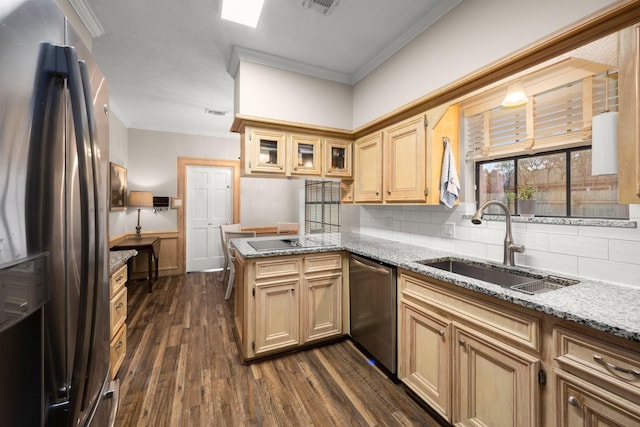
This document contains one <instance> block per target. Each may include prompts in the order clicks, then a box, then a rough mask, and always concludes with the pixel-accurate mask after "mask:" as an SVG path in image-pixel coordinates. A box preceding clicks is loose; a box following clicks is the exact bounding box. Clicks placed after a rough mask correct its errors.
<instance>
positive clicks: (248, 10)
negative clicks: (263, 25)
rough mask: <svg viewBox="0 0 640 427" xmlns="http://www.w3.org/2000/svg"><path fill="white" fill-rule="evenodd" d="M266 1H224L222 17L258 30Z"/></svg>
mask: <svg viewBox="0 0 640 427" xmlns="http://www.w3.org/2000/svg"><path fill="white" fill-rule="evenodd" d="M263 3H264V0H223V1H222V13H221V14H220V17H221V18H222V19H226V20H227V21H232V22H236V23H238V24H242V25H246V26H248V27H251V28H256V26H257V25H258V19H260V13H261V12H262V4H263Z"/></svg>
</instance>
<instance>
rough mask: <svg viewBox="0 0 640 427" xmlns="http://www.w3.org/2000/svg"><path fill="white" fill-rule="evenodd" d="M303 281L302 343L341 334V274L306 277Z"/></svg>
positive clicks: (339, 272)
mask: <svg viewBox="0 0 640 427" xmlns="http://www.w3.org/2000/svg"><path fill="white" fill-rule="evenodd" d="M304 281H305V283H304V285H305V286H304V289H305V294H304V298H303V301H302V303H301V306H302V307H305V311H306V313H305V314H304V319H303V322H302V325H303V328H304V330H303V341H304V342H308V341H313V340H317V339H320V338H325V337H329V336H332V335H339V334H340V333H342V272H341V271H338V272H333V273H330V274H322V275H320V276H313V277H306V278H305V279H304Z"/></svg>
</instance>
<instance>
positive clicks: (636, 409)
mask: <svg viewBox="0 0 640 427" xmlns="http://www.w3.org/2000/svg"><path fill="white" fill-rule="evenodd" d="M557 390H558V393H557V401H556V404H557V405H558V410H557V411H556V415H557V417H558V418H557V421H556V425H557V426H559V427H591V426H598V427H628V426H640V406H638V405H634V404H632V403H631V402H629V401H627V400H625V399H622V398H620V397H619V396H617V395H615V394H613V393H610V392H608V391H605V390H603V389H601V388H600V387H597V386H594V385H592V384H590V383H588V382H586V381H583V380H581V379H579V378H577V377H574V376H572V375H569V374H565V373H560V375H559V377H558V383H557Z"/></svg>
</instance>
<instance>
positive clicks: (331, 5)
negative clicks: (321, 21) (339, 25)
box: [302, 0, 340, 15]
mask: <svg viewBox="0 0 640 427" xmlns="http://www.w3.org/2000/svg"><path fill="white" fill-rule="evenodd" d="M338 3H340V0H303V1H302V5H303V6H306V7H308V8H309V9H312V10H315V11H318V12H320V13H323V14H325V15H328V14H330V13H331V12H332V11H333V9H335V7H336V6H337V5H338Z"/></svg>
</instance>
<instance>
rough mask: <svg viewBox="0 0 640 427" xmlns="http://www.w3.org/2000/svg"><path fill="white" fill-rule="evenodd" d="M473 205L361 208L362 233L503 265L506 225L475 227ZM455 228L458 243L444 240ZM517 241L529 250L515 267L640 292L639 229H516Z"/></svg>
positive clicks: (633, 210) (639, 215)
mask: <svg viewBox="0 0 640 427" xmlns="http://www.w3.org/2000/svg"><path fill="white" fill-rule="evenodd" d="M474 210H475V206H474V204H473V203H461V204H460V206H457V207H456V208H454V209H447V208H445V207H440V206H389V205H386V206H362V207H360V233H362V234H367V235H371V236H375V237H381V238H384V239H391V240H397V241H403V242H407V243H412V244H415V245H419V246H426V247H431V248H434V249H439V250H445V251H449V252H453V253H456V254H458V255H459V256H474V257H478V258H484V259H488V260H492V261H497V262H502V258H503V241H504V235H505V223H504V222H503V221H483V222H482V224H479V225H474V224H472V223H471V220H469V219H468V218H467V219H463V218H462V216H463V215H468V214H470V213H471V214H472V213H473V212H474ZM629 214H630V215H629V216H630V219H631V220H635V221H638V220H640V205H630V206H629ZM445 222H453V223H455V224H456V226H455V235H454V237H453V238H449V237H447V238H445V237H442V224H443V223H445ZM512 226H513V227H512V228H513V240H514V242H515V243H517V244H523V245H524V246H525V253H524V254H518V253H517V254H516V264H518V265H528V266H531V267H536V268H544V269H547V270H551V271H554V272H557V273H561V274H562V273H564V274H571V275H579V276H584V277H589V278H593V279H598V280H606V281H610V282H616V283H623V284H628V285H632V286H638V287H640V229H638V228H616V227H596V226H585V225H558V224H534V223H513V224H512Z"/></svg>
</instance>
